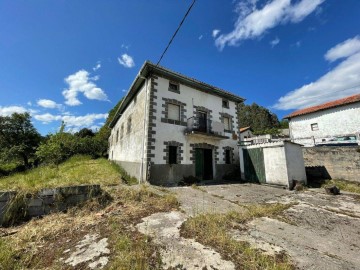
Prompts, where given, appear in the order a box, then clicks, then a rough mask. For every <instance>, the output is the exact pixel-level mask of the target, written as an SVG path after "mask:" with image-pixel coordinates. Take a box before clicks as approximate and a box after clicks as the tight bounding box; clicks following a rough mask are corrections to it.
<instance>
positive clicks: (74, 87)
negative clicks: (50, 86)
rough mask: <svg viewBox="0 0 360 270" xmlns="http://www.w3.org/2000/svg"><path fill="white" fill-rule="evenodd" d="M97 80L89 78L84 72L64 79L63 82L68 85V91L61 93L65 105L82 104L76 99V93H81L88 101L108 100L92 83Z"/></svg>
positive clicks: (87, 73)
mask: <svg viewBox="0 0 360 270" xmlns="http://www.w3.org/2000/svg"><path fill="white" fill-rule="evenodd" d="M97 79H98V77H96V76H95V77H93V78H89V72H87V71H86V70H80V71H78V72H76V73H74V74H72V75H70V76H68V77H67V78H65V82H66V83H67V84H68V85H69V87H68V89H65V90H64V91H63V92H62V94H63V96H64V97H65V99H66V101H65V103H66V104H67V105H69V106H77V105H80V104H82V103H81V102H80V100H79V99H78V98H77V96H78V93H83V94H84V96H85V97H86V98H88V99H95V100H108V98H107V96H106V94H105V92H104V91H103V90H102V89H101V88H99V87H97V86H96V84H95V83H94V81H96V80H97Z"/></svg>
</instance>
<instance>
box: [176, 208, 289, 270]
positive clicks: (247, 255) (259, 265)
mask: <svg viewBox="0 0 360 270" xmlns="http://www.w3.org/2000/svg"><path fill="white" fill-rule="evenodd" d="M290 206H291V205H283V204H265V205H250V206H246V210H245V211H244V212H241V213H239V212H231V213H228V214H203V215H199V216H196V217H193V218H190V219H188V220H187V221H186V222H185V223H184V224H183V225H182V228H181V234H182V236H184V237H187V238H194V239H195V240H196V241H197V242H200V243H201V244H203V245H206V246H211V247H212V248H214V249H215V250H216V251H217V252H219V253H220V254H221V255H222V256H223V257H224V258H225V259H227V260H230V261H232V262H234V263H235V265H236V269H294V266H293V265H292V263H291V261H290V259H289V257H288V256H287V255H286V254H279V255H277V256H270V255H265V254H264V253H263V252H262V251H260V250H257V249H254V248H251V247H250V245H249V244H248V243H246V242H240V241H236V240H234V239H233V238H232V237H231V235H230V234H229V231H231V230H232V229H236V228H238V226H239V224H244V223H246V222H248V221H249V220H251V219H254V218H256V217H263V216H268V217H272V216H276V215H279V214H281V213H282V212H283V211H284V210H286V209H288V208H289V207H290Z"/></svg>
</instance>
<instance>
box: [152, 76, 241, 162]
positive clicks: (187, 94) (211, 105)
mask: <svg viewBox="0 0 360 270" xmlns="http://www.w3.org/2000/svg"><path fill="white" fill-rule="evenodd" d="M155 81H156V82H157V83H158V86H157V88H158V90H159V91H158V98H157V106H156V111H157V112H156V128H155V130H156V143H155V159H154V162H155V163H156V164H166V160H164V158H163V156H164V152H163V150H164V142H165V141H177V142H181V143H184V160H183V163H182V164H192V161H191V160H190V143H209V144H212V145H215V146H218V147H219V148H221V149H222V147H225V146H231V147H232V148H234V156H235V157H237V156H238V149H237V142H238V140H237V138H236V139H232V133H230V132H225V136H227V137H229V138H230V139H225V140H218V139H212V138H211V137H208V138H206V139H204V138H201V139H200V138H195V137H190V136H185V135H184V132H185V129H186V127H184V126H180V125H174V124H169V123H163V122H161V121H160V119H161V118H162V117H163V116H162V110H163V106H165V101H163V100H162V98H168V99H176V100H178V101H181V102H183V103H185V104H186V106H185V109H186V119H188V118H190V117H193V116H194V113H193V110H194V109H193V105H194V106H201V107H205V108H208V109H211V110H212V112H211V114H212V118H213V122H220V112H222V113H228V114H230V115H233V116H234V118H235V117H236V104H235V102H232V101H229V108H223V107H222V100H223V98H221V97H219V96H215V95H211V94H208V93H204V92H203V91H199V90H197V89H194V88H190V87H188V86H186V85H180V94H177V93H174V92H170V91H168V90H167V89H168V85H169V80H168V79H166V78H161V77H159V78H158V79H157V80H155ZM234 120H235V119H234ZM231 129H232V131H233V132H236V130H237V129H238V126H237V123H236V121H234V125H233V126H232V127H231ZM219 154H220V159H219V163H218V164H224V161H223V159H222V154H223V153H222V151H220V152H219ZM237 160H238V159H236V161H237Z"/></svg>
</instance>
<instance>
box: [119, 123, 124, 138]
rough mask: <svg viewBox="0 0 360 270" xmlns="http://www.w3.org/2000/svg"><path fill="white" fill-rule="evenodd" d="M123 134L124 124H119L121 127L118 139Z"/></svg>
mask: <svg viewBox="0 0 360 270" xmlns="http://www.w3.org/2000/svg"><path fill="white" fill-rule="evenodd" d="M123 136H124V124H121V128H120V140H121V139H122V138H123Z"/></svg>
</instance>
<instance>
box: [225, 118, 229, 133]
mask: <svg viewBox="0 0 360 270" xmlns="http://www.w3.org/2000/svg"><path fill="white" fill-rule="evenodd" d="M224 127H225V129H226V130H230V119H229V117H224Z"/></svg>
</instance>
